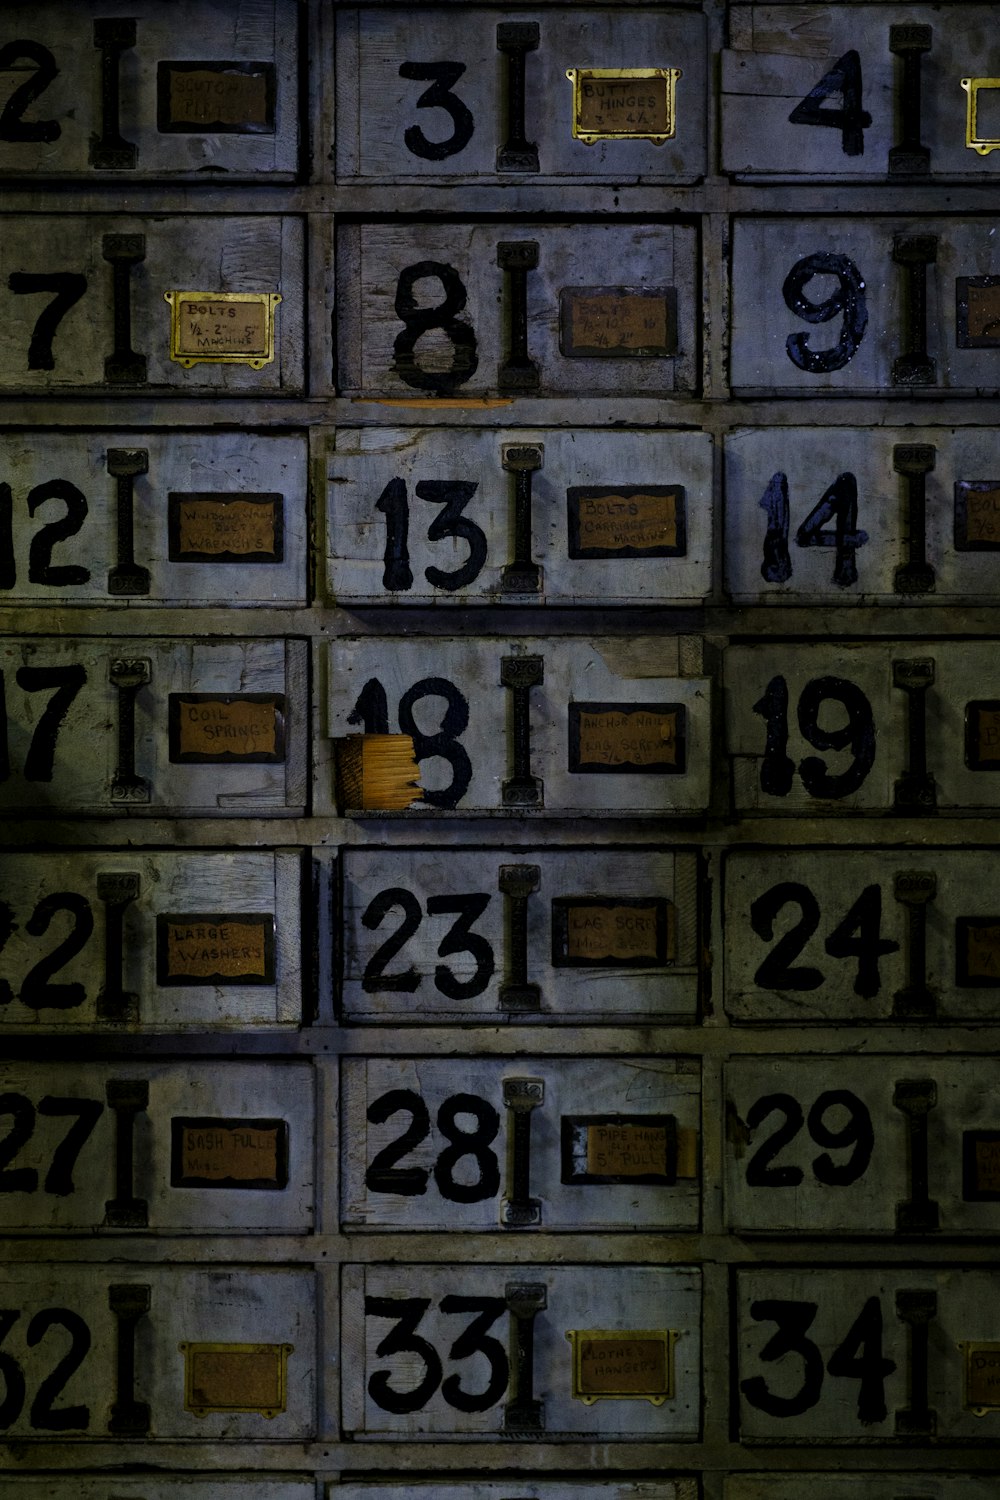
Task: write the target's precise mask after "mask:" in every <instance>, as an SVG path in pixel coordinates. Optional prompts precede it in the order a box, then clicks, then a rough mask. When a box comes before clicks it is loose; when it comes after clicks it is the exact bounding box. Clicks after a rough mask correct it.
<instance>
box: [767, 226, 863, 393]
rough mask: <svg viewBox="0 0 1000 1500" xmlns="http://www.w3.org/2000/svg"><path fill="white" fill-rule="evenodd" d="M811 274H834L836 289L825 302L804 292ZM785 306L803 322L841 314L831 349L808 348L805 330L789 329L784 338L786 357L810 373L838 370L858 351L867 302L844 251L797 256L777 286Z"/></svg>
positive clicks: (861, 282) (861, 284)
mask: <svg viewBox="0 0 1000 1500" xmlns="http://www.w3.org/2000/svg"><path fill="white" fill-rule="evenodd" d="M814 276H836V278H837V280H838V282H839V283H840V285H839V287H838V290H837V291H835V292H834V293H833V294H832V295H831V296H829V297H827V299H826V301H825V302H812V301H811V300H810V299H809V298H808V297H807V296H805V294H804V292H805V287H806V284H807V283H808V282H809V281H811V280H812V278H813V277H814ZM781 291H782V295H783V296H784V299H785V306H786V307H788V308H790V309H791V311H792V312H793V313H795V315H796V316H797V317H799V318H802V319H803V320H804V321H805V322H806V323H829V321H830V319H831V318H835V317H836V316H837V314H838V313H841V314H842V315H843V319H844V322H843V325H842V327H841V330H840V338H839V339H838V340H837V342H836V344H834V346H833V348H832V349H810V348H809V337H810V335H809V334H808V333H790V334H789V335H788V337H787V339H786V340H785V348H786V350H787V351H788V358H789V359H790V360H791V362H792V364H793V365H797V366H798V368H799V369H800V370H807V371H808V372H809V374H810V375H828V374H829V373H830V371H831V370H842V369H843V368H844V366H845V365H846V364H848V363H849V362H850V361H851V360H852V359H853V358H854V356H855V354H856V353H857V351H858V345H859V344H860V343H861V340H862V339H863V338H864V336H865V329H866V328H867V327H868V305H867V303H866V302H865V284H864V281H863V280H862V278H861V272H860V271H859V270H858V268H857V266H856V265H855V264H854V262H853V260H848V258H847V256H846V255H834V254H832V253H831V252H829V251H826V250H818V251H817V252H816V253H815V255H806V256H803V258H802V259H801V260H797V261H796V262H795V264H794V266H793V267H792V269H791V270H790V271H789V273H788V275H787V276H786V277H785V284H784V286H783V287H782V288H781Z"/></svg>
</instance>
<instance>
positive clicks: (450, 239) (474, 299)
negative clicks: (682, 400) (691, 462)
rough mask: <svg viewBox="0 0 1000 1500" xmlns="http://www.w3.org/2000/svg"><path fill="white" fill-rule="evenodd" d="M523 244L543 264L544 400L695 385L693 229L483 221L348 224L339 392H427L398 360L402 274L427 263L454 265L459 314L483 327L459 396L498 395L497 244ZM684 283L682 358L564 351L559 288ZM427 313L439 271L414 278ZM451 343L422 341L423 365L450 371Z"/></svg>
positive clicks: (531, 313)
mask: <svg viewBox="0 0 1000 1500" xmlns="http://www.w3.org/2000/svg"><path fill="white" fill-rule="evenodd" d="M517 240H523V241H526V242H531V243H535V244H537V245H538V250H539V260H538V266H537V268H536V269H535V270H531V271H529V272H528V273H527V277H528V282H527V284H528V292H527V297H528V354H529V356H530V358H531V359H532V360H534V362H535V363H536V365H537V366H538V371H539V392H540V394H542V395H546V396H558V395H569V394H573V395H577V396H583V395H606V394H611V393H614V392H616V391H629V392H631V393H633V394H635V395H642V394H645V395H656V396H669V395H672V394H675V393H677V394H680V393H683V392H687V391H690V390H692V389H693V388H694V386H695V384H696V381H697V375H696V369H697V352H698V346H697V332H696V330H697V327H698V319H697V317H696V310H695V301H694V299H695V257H696V238H695V230H694V229H693V228H692V227H689V226H686V225H677V226H671V225H668V224H657V223H645V224H631V223H628V224H619V225H611V224H594V223H587V222H583V223H580V224H574V225H572V226H569V225H555V224H537V223H532V224H531V225H530V226H525V228H524V229H523V231H521V230H518V231H516V232H512V230H511V229H510V227H509V226H506V227H498V226H496V225H485V224H480V225H476V224H471V223H466V224H451V225H446V226H444V225H443V226H436V225H434V224H427V223H423V224H409V225H399V226H397V225H395V224H389V225H374V224H364V225H360V226H358V227H354V226H342V227H341V229H340V230H339V232H338V234H337V241H336V246H337V250H336V253H337V296H338V301H339V302H340V303H341V304H342V311H341V314H340V316H339V317H338V336H339V340H340V342H339V346H338V357H339V381H338V383H339V388H340V390H341V391H342V392H344V393H346V394H349V395H365V396H391V397H397V398H398V397H401V396H406V397H408V398H409V399H410V400H413V399H415V398H418V399H419V398H426V397H427V396H428V394H429V392H428V391H427V390H426V389H424V388H420V387H414V386H412V385H410V384H408V383H407V382H406V381H405V380H404V379H402V377H401V376H400V375H399V374H398V373H397V370H396V368H395V365H394V358H395V356H394V346H395V341H396V339H397V337H398V336H399V335H401V334H403V333H404V332H405V329H404V326H403V324H402V323H401V321H400V319H399V317H398V315H397V313H396V309H395V302H396V288H397V284H398V281H399V277H400V274H401V272H403V271H405V270H406V268H407V267H408V266H414V265H419V264H420V263H421V262H423V261H435V262H437V263H438V264H443V265H448V266H451V267H452V268H453V270H454V271H455V272H456V273H457V275H458V277H459V279H460V281H461V283H462V285H463V286H464V287H465V289H466V293H467V300H466V303H465V306H464V308H463V309H462V310H460V311H457V312H456V317H457V319H458V321H459V323H462V324H465V325H466V326H469V327H471V328H473V329H474V330H475V336H476V345H477V355H478V367H477V369H476V370H475V371H474V372H473V373H472V374H471V375H470V376H469V377H468V378H466V379H464V380H462V382H461V384H460V386H459V387H458V393H459V394H460V395H462V396H481V395H487V394H492V393H494V392H495V391H496V390H497V367H498V365H499V363H500V362H501V360H503V359H504V358H505V357H506V354H507V338H508V322H507V320H508V317H509V314H508V312H507V311H506V309H505V306H504V303H505V301H506V299H507V297H509V291H508V292H506V294H505V288H504V279H505V276H506V275H507V273H505V272H503V271H501V270H500V268H499V267H498V265H497V245H498V244H500V243H501V242H504V243H507V242H512V241H517ZM579 286H586V287H608V286H614V287H619V286H623V287H642V286H645V287H676V289H677V321H678V353H677V354H676V355H662V356H661V355H650V356H630V357H620V356H589V355H583V356H567V355H564V354H562V353H561V352H560V328H559V318H560V313H559V308H560V300H559V298H560V292H561V291H562V290H563V289H564V288H566V287H579ZM414 296H415V298H416V301H417V306H418V308H421V309H426V308H433V307H437V306H439V305H440V304H441V302H442V299H443V297H444V292H443V290H442V286H441V282H440V281H439V280H438V278H437V276H427V277H421V278H420V279H418V280H417V282H416V286H415V289H414ZM453 352H454V351H453V346H452V344H451V343H450V342H449V341H448V340H447V339H446V337H445V336H444V335H443V334H442V333H441V330H440V329H435V330H432V331H431V332H429V333H426V334H424V335H423V336H422V337H421V339H420V341H419V343H418V344H417V348H416V356H417V360H418V364H419V365H420V366H421V367H422V368H424V369H425V370H426V371H431V372H441V371H444V372H446V373H447V372H450V371H451V370H452V368H453Z"/></svg>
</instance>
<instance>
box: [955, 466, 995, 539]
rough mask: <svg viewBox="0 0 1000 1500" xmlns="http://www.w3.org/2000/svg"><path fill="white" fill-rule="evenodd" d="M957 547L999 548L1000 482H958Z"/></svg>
mask: <svg viewBox="0 0 1000 1500" xmlns="http://www.w3.org/2000/svg"><path fill="white" fill-rule="evenodd" d="M955 546H956V548H957V550H958V551H959V552H973V551H979V552H998V551H1000V481H995V480H989V479H987V480H971V481H970V480H959V482H958V483H957V484H956V485H955Z"/></svg>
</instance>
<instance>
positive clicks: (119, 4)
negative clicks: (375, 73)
mask: <svg viewBox="0 0 1000 1500" xmlns="http://www.w3.org/2000/svg"><path fill="white" fill-rule="evenodd" d="M98 15H99V16H100V17H101V18H102V19H107V20H119V19H123V18H128V19H130V20H134V21H135V23H136V24H135V46H134V47H127V48H125V49H124V50H123V52H122V53H121V60H120V62H119V65H118V76H119V89H120V106H119V128H120V133H121V135H122V136H123V137H124V139H125V140H126V141H127V142H130V143H131V144H133V145H134V146H135V147H136V160H135V166H134V167H133V168H129V169H126V170H121V171H110V170H107V169H105V168H103V167H101V166H99V165H98V166H95V165H94V164H93V160H92V156H91V141H92V139H97V138H99V137H100V136H101V135H102V110H101V51H100V49H99V48H97V47H95V45H94V26H93V20H94V19H95V18H96V17H97V16H98ZM297 21H298V7H297V6H296V5H295V4H294V0H235V3H234V4H229V3H223V0H180V3H176V4H171V5H170V6H169V8H167V9H164V7H163V6H162V5H157V4H156V3H155V0H138V3H133V0H103V3H102V4H101V6H100V7H99V10H94V9H93V7H84V6H80V5H77V4H74V3H73V0H56V3H54V4H53V3H48V4H46V5H44V6H37V5H24V4H17V3H15V4H12V5H9V6H7V7H6V8H5V12H4V21H3V29H2V31H0V46H3V45H5V44H7V43H9V42H12V41H14V40H18V41H21V40H30V41H31V42H33V43H34V44H36V45H38V46H42V47H44V48H46V49H47V50H48V51H49V52H50V53H51V55H52V57H53V59H54V62H55V66H56V68H57V70H58V71H57V73H56V76H55V77H54V78H53V80H52V82H51V83H50V84H48V86H47V87H46V88H45V89H44V90H43V92H42V93H41V94H40V95H39V96H38V98H37V101H36V102H34V103H32V104H30V105H29V106H28V108H27V109H26V110H25V111H24V114H23V116H22V118H23V120H24V122H25V123H26V124H30V123H35V122H39V121H49V122H51V123H52V125H54V126H55V127H57V131H58V133H57V134H56V135H55V138H54V139H52V140H44V141H19V140H15V141H10V140H3V141H2V142H0V170H2V171H3V174H4V176H5V177H9V176H26V177H37V176H39V175H44V176H46V177H55V178H64V177H70V178H72V177H90V178H93V177H95V176H96V177H98V178H99V179H100V180H101V181H103V182H115V183H119V182H120V183H123V184H126V185H127V184H128V183H130V182H135V181H136V180H142V179H149V178H153V179H156V178H168V179H169V178H178V177H187V178H191V179H193V180H199V181H201V182H204V181H205V180H206V178H208V179H209V180H212V181H215V182H219V181H222V180H225V179H228V178H235V179H237V180H238V179H241V178H247V177H260V176H267V177H270V178H272V179H274V178H277V179H278V180H284V181H288V180H289V179H290V178H291V177H292V175H293V173H294V171H295V166H296V160H297V155H298V151H297V146H298V129H297V120H296V115H297V105H298V99H297V76H296V73H297V69H296V39H297ZM173 60H175V61H183V62H188V63H191V62H201V61H204V62H206V63H216V64H218V63H265V64H267V65H268V67H269V68H270V69H271V70H272V73H273V88H274V91H275V95H276V99H275V111H274V119H273V122H272V123H271V125H270V128H262V129H261V130H259V131H255V132H253V133H251V134H244V133H239V132H236V131H232V130H225V131H219V130H217V129H216V130H212V129H207V128H202V129H198V128H197V119H195V120H192V121H190V126H191V127H193V128H190V127H189V128H187V129H185V130H184V131H183V132H181V133H175V132H174V131H171V130H164V129H162V128H161V126H160V122H159V118H158V116H159V109H158V95H157V72H158V64H159V63H160V62H162V61H173ZM33 70H34V65H33V63H32V61H31V60H30V59H29V58H28V57H22V58H21V59H20V60H15V59H12V61H11V63H10V64H9V65H8V66H7V67H6V68H4V69H3V70H0V98H2V99H3V100H4V102H6V100H7V99H9V98H10V97H11V95H12V94H13V93H14V91H15V89H16V88H18V87H19V86H20V85H21V84H23V83H24V82H26V81H27V80H28V79H29V78H30V76H31V73H32V71H33ZM213 71H214V70H213ZM203 83H204V85H205V86H206V88H207V87H208V86H209V80H208V79H207V78H206V79H204V80H203ZM220 86H224V84H223V83H222V81H221V80H220V81H219V82H217V83H216V84H215V85H214V87H215V90H216V93H217V92H218V89H219V88H220ZM210 98H211V95H210V94H209V95H207V96H206V105H207V102H208V100H209V99H210ZM195 113H196V116H197V110H196V112H195ZM238 114H239V110H238V109H237V116H238ZM255 117H256V112H253V113H252V114H251V118H255Z"/></svg>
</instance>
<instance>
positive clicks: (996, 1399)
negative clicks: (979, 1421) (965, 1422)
mask: <svg viewBox="0 0 1000 1500" xmlns="http://www.w3.org/2000/svg"><path fill="white" fill-rule="evenodd" d="M964 1347H965V1408H966V1411H971V1412H972V1414H973V1415H974V1416H977V1417H985V1416H986V1413H987V1412H991V1411H1000V1344H980V1343H975V1344H973V1343H967V1344H966V1345H965V1346H964Z"/></svg>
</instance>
